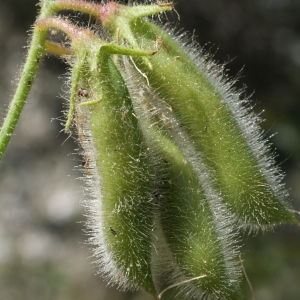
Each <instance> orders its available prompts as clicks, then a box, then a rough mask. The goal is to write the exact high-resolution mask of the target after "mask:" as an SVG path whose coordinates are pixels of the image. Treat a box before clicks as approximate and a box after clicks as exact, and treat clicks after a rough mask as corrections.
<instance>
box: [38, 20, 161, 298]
mask: <svg viewBox="0 0 300 300" xmlns="http://www.w3.org/2000/svg"><path fill="white" fill-rule="evenodd" d="M38 25H39V26H41V27H42V28H49V27H51V28H56V29H59V30H63V31H64V32H66V33H67V34H68V35H69V36H70V37H71V39H72V49H73V50H74V52H75V56H76V61H75V62H73V63H72V79H71V85H72V87H71V101H70V111H69V117H68V121H67V125H66V129H68V128H69V126H70V123H71V122H70V121H71V120H72V115H73V112H74V111H75V124H76V127H77V131H78V139H79V143H80V145H81V146H82V148H83V151H84V156H85V159H86V162H85V163H84V165H85V168H86V170H87V174H86V177H85V181H87V182H88V190H89V192H91V194H92V196H93V199H91V200H87V201H85V206H86V209H87V218H88V220H87V223H86V227H87V231H88V234H89V243H90V244H91V245H92V246H93V254H94V258H95V260H96V264H99V266H100V271H99V273H101V274H103V275H104V276H105V277H106V278H107V279H108V280H109V283H110V284H116V285H118V286H119V288H120V289H122V290H128V289H129V290H136V289H144V290H145V291H147V292H148V293H150V294H151V295H153V296H156V295H157V293H156V289H155V286H154V282H153V279H152V265H151V259H152V258H151V254H152V228H153V222H154V219H153V211H154V206H153V195H152V192H153V189H154V184H155V181H154V180H155V177H154V175H153V174H154V171H153V165H152V160H151V158H149V155H148V152H149V151H148V148H147V146H146V144H145V142H144V139H143V135H142V133H141V131H140V129H139V126H138V120H137V118H136V117H135V115H134V111H133V108H132V105H131V100H130V97H129V93H128V90H127V88H126V86H125V83H124V81H123V79H122V77H121V75H120V73H119V71H118V69H117V68H116V66H115V64H114V62H113V61H112V60H111V59H110V56H109V53H120V54H122V53H123V52H125V53H126V51H129V50H128V49H125V48H124V47H118V46H116V45H109V44H105V43H103V42H101V41H100V40H99V39H98V38H97V37H96V36H95V35H94V34H92V32H91V31H89V30H81V29H78V28H76V27H75V26H73V25H72V24H70V23H68V22H66V21H63V20H61V19H54V18H53V19H44V20H42V22H40V23H39V24H38ZM130 51H132V50H130Z"/></svg>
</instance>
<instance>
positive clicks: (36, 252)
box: [0, 0, 300, 300]
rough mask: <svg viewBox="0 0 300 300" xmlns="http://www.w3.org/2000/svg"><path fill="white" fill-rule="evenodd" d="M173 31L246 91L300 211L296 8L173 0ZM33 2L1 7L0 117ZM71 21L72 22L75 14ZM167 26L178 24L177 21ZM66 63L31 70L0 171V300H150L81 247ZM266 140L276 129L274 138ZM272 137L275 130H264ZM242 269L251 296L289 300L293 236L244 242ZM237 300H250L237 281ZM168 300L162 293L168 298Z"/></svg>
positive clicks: (295, 270) (276, 2)
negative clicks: (109, 283) (122, 284)
mask: <svg viewBox="0 0 300 300" xmlns="http://www.w3.org/2000/svg"><path fill="white" fill-rule="evenodd" d="M175 3H176V9H177V12H178V13H179V15H180V17H181V19H180V25H179V27H180V28H181V27H182V28H184V29H185V30H187V31H189V32H191V33H192V32H194V33H195V36H196V39H197V40H198V42H199V43H200V45H202V46H204V47H205V48H206V49H210V51H211V52H212V53H213V54H214V57H215V60H216V61H218V62H220V63H224V62H226V63H227V68H228V74H229V75H230V76H231V77H235V76H236V75H237V74H238V72H239V71H240V70H241V69H243V70H242V73H241V74H242V76H240V80H239V82H238V83H237V87H238V88H245V86H246V95H251V94H252V93H253V95H252V97H251V98H252V101H253V104H255V107H254V110H255V112H257V113H261V112H262V111H264V112H263V114H262V118H263V119H265V121H264V122H263V124H262V127H263V129H264V130H265V131H266V135H267V136H271V135H272V137H271V141H272V143H273V144H274V149H275V148H276V152H277V153H278V156H277V161H278V163H279V164H280V166H281V168H282V169H283V170H284V172H285V173H286V178H285V182H286V185H287V187H288V189H289V190H290V195H291V199H292V203H293V206H294V208H295V209H296V210H298V211H299V210H300V1H299V0H243V1H240V0H177V1H175ZM36 4H37V0H26V1H24V0H1V2H0V59H1V68H0V90H1V93H0V115H1V118H2V117H4V115H5V113H6V109H7V106H8V103H9V101H10V98H11V95H12V94H13V92H14V89H15V86H16V82H17V78H18V73H19V70H20V67H21V66H22V63H23V61H24V54H25V52H26V47H25V46H26V45H27V41H28V33H29V31H30V30H31V25H32V24H33V22H34V20H35V17H36V14H37V9H38V7H37V6H36ZM77 17H78V18H81V17H80V16H79V15H77ZM170 20H173V21H175V22H177V23H178V19H177V15H176V14H174V13H173V14H172V15H171V16H170ZM65 73H66V66H65V65H64V64H63V62H61V61H59V60H58V59H57V58H54V57H49V58H46V59H45V60H44V62H43V63H42V65H41V67H40V69H39V73H38V76H37V78H36V81H35V83H34V85H33V88H32V91H31V93H30V97H29V98H28V100H27V104H26V106H25V109H24V111H23V114H22V117H21V120H20V122H19V124H18V127H17V130H16V132H15V134H14V136H13V137H12V140H11V143H10V145H9V147H8V149H7V151H6V154H5V156H4V158H3V161H2V162H1V164H0V300H20V299H26V300H27V299H30V300H35V299H39V300H50V299H51V300H56V299H57V300H71V299H72V300H77V299H78V300H79V299H81V300H82V299H85V300H108V299H116V300H121V299H122V300H125V299H130V300H142V299H145V300H149V299H150V298H149V297H148V296H147V295H145V294H141V293H134V294H132V293H129V294H125V293H120V292H118V291H116V290H115V289H114V288H108V287H106V283H105V282H103V281H102V279H101V278H100V277H99V276H98V275H95V273H96V269H95V268H94V267H93V265H92V264H91V260H90V259H89V255H90V253H89V251H88V249H87V247H86V245H85V244H84V240H85V237H84V236H83V234H82V230H83V224H82V223H83V221H84V217H83V208H82V206H81V204H80V201H81V200H82V198H83V191H82V183H81V182H80V181H79V180H77V179H76V178H78V177H79V176H80V172H79V169H80V168H78V166H79V165H80V164H81V158H80V157H79V156H78V155H77V154H76V150H75V149H76V148H77V147H78V146H77V145H76V143H74V141H73V139H72V138H69V139H67V138H68V136H67V135H65V134H64V133H63V132H61V131H62V126H61V124H60V123H61V121H60V120H61V116H62V113H61V111H62V109H64V108H65V101H64V100H63V99H62V98H61V97H60V95H61V94H63V91H64V89H66V87H64V74H65ZM275 133H276V134H275ZM273 134H275V135H273ZM242 252H243V259H244V265H245V268H246V270H247V273H248V276H249V278H250V280H251V282H252V285H253V288H254V291H255V295H256V299H257V300H297V299H300V257H299V253H300V229H299V228H297V227H293V226H281V227H279V228H276V230H275V232H274V233H267V234H264V235H263V234H259V235H258V236H256V237H252V236H245V237H244V245H243V248H242ZM243 290H244V294H245V299H250V292H249V289H248V287H247V285H246V283H245V282H244V284H243ZM169 299H172V295H170V296H169Z"/></svg>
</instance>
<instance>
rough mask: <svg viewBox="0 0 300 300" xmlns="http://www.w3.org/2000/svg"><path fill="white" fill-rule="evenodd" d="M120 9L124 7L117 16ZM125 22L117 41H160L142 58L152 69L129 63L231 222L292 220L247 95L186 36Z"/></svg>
mask: <svg viewBox="0 0 300 300" xmlns="http://www.w3.org/2000/svg"><path fill="white" fill-rule="evenodd" d="M128 11H129V8H128V7H126V9H124V16H125V12H126V14H128ZM120 16H122V10H121V9H119V10H118V17H119V18H121V17H120ZM108 19H109V20H110V23H109V28H110V29H111V28H114V27H113V26H112V20H113V17H110V18H108ZM122 20H123V19H122ZM128 20H129V19H128ZM116 22H117V21H116ZM104 25H105V23H104ZM128 26H130V28H131V31H129V33H128V32H126V33H124V35H123V36H122V38H123V42H125V43H129V44H132V45H133V44H134V45H135V44H138V45H139V47H141V48H145V49H147V48H149V47H151V46H152V45H153V43H154V41H155V40H156V41H157V43H158V44H162V45H163V48H164V49H162V50H161V51H159V52H158V53H157V54H156V55H154V56H152V57H150V58H149V61H150V64H151V65H152V69H151V68H149V64H145V62H144V61H142V60H141V59H139V58H137V57H133V61H134V65H135V66H136V67H137V68H138V69H139V72H140V73H141V74H143V75H144V77H146V78H147V82H148V84H149V85H150V86H151V88H152V90H153V91H155V93H157V94H158V95H159V97H160V98H162V99H163V100H164V101H166V102H167V104H168V105H169V106H170V107H171V108H172V111H173V113H174V115H175V116H176V118H177V120H178V122H179V123H181V124H183V126H184V128H185V130H186V132H187V134H188V135H189V136H190V137H191V139H192V140H193V145H194V148H195V150H196V151H198V153H199V155H201V157H202V159H203V163H204V164H205V166H206V170H207V172H209V174H210V176H211V178H213V179H214V180H213V184H214V188H215V189H216V190H218V192H219V194H220V195H221V198H222V202H224V203H225V204H226V207H227V209H228V210H229V211H230V212H231V214H233V215H234V217H235V218H236V220H237V222H238V223H239V224H240V225H243V228H244V229H249V230H254V231H256V230H258V229H260V228H262V229H268V228H270V227H272V225H275V224H280V223H298V222H297V220H296V219H295V218H294V216H293V215H292V214H291V213H290V211H289V208H288V203H287V198H288V193H287V191H286V189H285V188H284V184H283V183H282V178H283V175H282V173H281V171H280V170H279V168H278V167H276V166H275V163H274V156H273V155H272V154H271V150H270V146H269V144H268V143H267V141H265V140H264V139H263V136H262V132H261V130H260V129H259V127H258V117H256V116H255V115H254V114H253V113H252V112H251V111H250V108H249V105H248V104H247V99H246V100H240V99H239V97H240V93H239V92H236V91H235V90H234V88H233V87H232V83H230V82H228V81H227V80H226V79H224V75H223V70H222V68H221V67H216V65H215V64H213V63H212V62H211V61H210V60H209V59H208V58H207V56H205V55H203V54H202V53H201V51H200V50H199V47H198V46H197V45H190V46H184V49H183V48H182V47H181V45H183V44H185V45H186V44H187V41H185V40H183V39H181V38H180V37H179V38H177V39H174V38H173V32H172V31H170V30H167V29H166V30H163V29H161V28H159V27H158V26H156V25H154V24H152V23H151V22H148V21H146V20H143V19H137V20H135V21H134V22H133V21H132V18H131V19H130V21H128ZM112 34H113V31H112ZM157 37H159V38H157ZM132 40H134V42H132Z"/></svg>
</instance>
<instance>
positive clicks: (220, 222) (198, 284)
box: [124, 57, 241, 299]
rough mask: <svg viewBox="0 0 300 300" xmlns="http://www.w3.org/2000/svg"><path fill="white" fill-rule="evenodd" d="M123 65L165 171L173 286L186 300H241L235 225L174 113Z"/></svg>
mask: <svg viewBox="0 0 300 300" xmlns="http://www.w3.org/2000/svg"><path fill="white" fill-rule="evenodd" d="M124 61H125V69H126V73H127V75H128V76H127V80H126V84H127V86H128V88H129V91H130V94H131V98H132V102H133V106H134V109H135V111H136V114H137V116H138V118H139V124H140V126H141V128H142V131H143V133H144V136H145V139H146V140H147V142H148V145H149V148H150V149H152V155H154V156H155V157H156V160H157V161H159V162H160V166H161V168H163V169H164V171H163V172H162V173H164V178H163V179H160V181H161V182H160V183H158V185H157V188H156V193H157V197H158V206H159V212H160V223H161V227H162V231H163V235H164V237H165V240H166V243H167V247H168V248H169V250H170V253H171V254H170V255H169V256H167V257H166V260H167V261H166V262H165V265H166V270H167V271H169V272H171V273H172V274H171V276H170V277H169V279H168V281H169V282H170V283H172V284H175V285H178V286H179V291H180V292H179V293H180V295H181V296H182V297H183V298H184V299H200V298H201V299H218V298H220V299H238V292H239V282H240V271H241V268H240V265H239V263H238V262H237V257H238V248H237V233H236V230H234V229H233V228H234V225H233V219H232V217H231V216H230V215H228V213H227V210H226V208H225V207H224V205H223V204H221V200H220V199H219V195H218V192H217V191H216V190H215V189H214V187H213V185H212V182H213V180H212V179H211V178H209V176H210V175H209V174H208V172H204V168H205V167H204V166H203V163H201V158H200V157H198V156H197V152H196V151H195V150H194V149H193V143H192V142H191V140H190V139H189V137H188V135H187V134H186V133H185V131H184V129H183V128H181V124H179V123H178V122H177V120H176V118H175V117H174V116H173V113H172V111H171V110H170V107H169V106H168V105H167V104H166V102H165V101H164V100H163V99H158V98H157V96H156V95H155V94H154V93H153V92H152V91H151V88H150V87H149V86H147V85H145V84H144V83H143V82H142V81H143V80H142V79H141V76H140V74H139V73H138V72H137V70H135V69H134V68H133V67H132V66H130V63H129V62H128V59H127V57H124ZM177 136H181V138H180V139H182V143H183V145H182V146H183V147H181V148H184V149H185V150H183V151H182V150H181V149H180V147H178V146H177V145H176V142H178V143H179V144H180V143H181V141H180V139H179V141H178V137H177ZM165 252H168V251H165ZM201 275H203V278H199V277H201ZM181 283H182V284H181ZM205 295H206V296H205ZM202 297H204V298H202Z"/></svg>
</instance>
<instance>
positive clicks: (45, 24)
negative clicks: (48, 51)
mask: <svg viewBox="0 0 300 300" xmlns="http://www.w3.org/2000/svg"><path fill="white" fill-rule="evenodd" d="M36 28H37V29H38V30H41V31H44V30H48V29H49V28H54V29H58V30H60V31H63V32H64V33H65V34H66V35H68V37H69V38H70V39H71V41H72V42H75V41H76V40H81V41H82V40H84V39H85V38H87V37H89V38H92V37H94V34H93V33H92V31H90V30H89V29H80V28H78V27H76V26H74V25H73V24H71V23H69V22H68V21H64V20H62V19H58V18H46V19H42V20H39V21H37V23H36Z"/></svg>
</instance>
